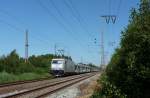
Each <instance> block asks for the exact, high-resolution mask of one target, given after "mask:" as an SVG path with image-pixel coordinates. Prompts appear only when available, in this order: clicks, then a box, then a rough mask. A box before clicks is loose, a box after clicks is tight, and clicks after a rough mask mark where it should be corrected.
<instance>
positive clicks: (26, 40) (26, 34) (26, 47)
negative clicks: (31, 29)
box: [25, 30, 29, 62]
mask: <svg viewBox="0 0 150 98" xmlns="http://www.w3.org/2000/svg"><path fill="white" fill-rule="evenodd" d="M28 47H29V44H28V30H26V32H25V62H28Z"/></svg>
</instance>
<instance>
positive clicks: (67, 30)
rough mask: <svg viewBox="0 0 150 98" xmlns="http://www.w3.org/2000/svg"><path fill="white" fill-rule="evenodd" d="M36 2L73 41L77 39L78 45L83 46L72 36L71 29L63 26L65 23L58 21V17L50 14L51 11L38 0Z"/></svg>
mask: <svg viewBox="0 0 150 98" xmlns="http://www.w3.org/2000/svg"><path fill="white" fill-rule="evenodd" d="M37 2H38V4H39V5H40V6H41V7H42V8H43V9H44V10H45V11H46V12H47V13H48V14H49V15H50V16H51V17H52V18H53V19H55V21H56V22H57V23H58V24H59V25H61V27H62V28H63V29H64V30H65V31H66V32H67V33H68V34H69V35H70V36H71V37H72V38H73V39H74V40H75V41H78V42H79V43H78V44H80V46H83V45H82V44H81V42H80V41H79V40H78V39H77V38H76V37H74V34H73V32H71V31H70V30H69V29H68V28H67V27H66V26H65V24H64V23H63V22H60V21H59V19H58V18H57V17H56V16H55V15H54V14H52V13H51V11H50V10H49V9H48V8H47V7H46V6H45V5H44V4H43V3H42V2H41V1H40V0H38V1H37Z"/></svg>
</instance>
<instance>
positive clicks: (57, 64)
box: [51, 59, 65, 76]
mask: <svg viewBox="0 0 150 98" xmlns="http://www.w3.org/2000/svg"><path fill="white" fill-rule="evenodd" d="M64 64H65V60H64V59H52V62H51V74H52V75H54V76H62V75H64Z"/></svg>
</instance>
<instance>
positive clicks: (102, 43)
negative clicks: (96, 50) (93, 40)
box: [101, 32, 105, 67]
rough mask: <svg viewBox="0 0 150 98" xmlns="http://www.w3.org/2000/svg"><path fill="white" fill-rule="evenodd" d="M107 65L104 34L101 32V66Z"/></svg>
mask: <svg viewBox="0 0 150 98" xmlns="http://www.w3.org/2000/svg"><path fill="white" fill-rule="evenodd" d="M104 65H105V57H104V34H103V32H101V66H102V67H103V66H104Z"/></svg>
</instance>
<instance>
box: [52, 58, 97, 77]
mask: <svg viewBox="0 0 150 98" xmlns="http://www.w3.org/2000/svg"><path fill="white" fill-rule="evenodd" d="M93 71H98V69H97V67H94V66H89V65H87V64H83V63H78V64H75V63H74V62H73V61H72V59H68V58H67V59H66V58H56V59H52V61H51V71H50V72H51V74H52V75H54V76H64V75H73V74H81V73H87V72H93Z"/></svg>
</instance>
